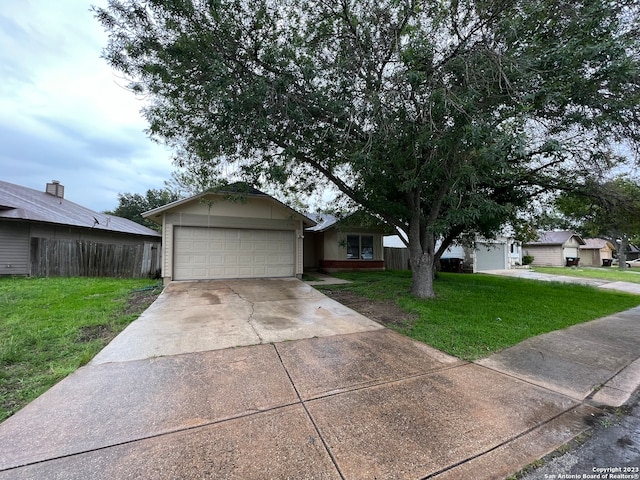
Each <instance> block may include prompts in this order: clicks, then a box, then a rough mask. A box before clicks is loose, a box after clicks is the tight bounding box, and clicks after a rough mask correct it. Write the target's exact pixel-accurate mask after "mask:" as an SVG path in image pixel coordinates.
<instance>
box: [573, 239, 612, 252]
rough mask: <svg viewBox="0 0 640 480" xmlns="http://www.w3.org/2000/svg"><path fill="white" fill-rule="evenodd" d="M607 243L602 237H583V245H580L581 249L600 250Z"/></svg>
mask: <svg viewBox="0 0 640 480" xmlns="http://www.w3.org/2000/svg"><path fill="white" fill-rule="evenodd" d="M607 244H609V242H608V241H607V240H605V239H604V238H585V239H584V245H580V249H581V250H600V249H602V248H605V247H606V246H607Z"/></svg>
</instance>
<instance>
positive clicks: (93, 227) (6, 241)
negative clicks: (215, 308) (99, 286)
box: [0, 180, 160, 276]
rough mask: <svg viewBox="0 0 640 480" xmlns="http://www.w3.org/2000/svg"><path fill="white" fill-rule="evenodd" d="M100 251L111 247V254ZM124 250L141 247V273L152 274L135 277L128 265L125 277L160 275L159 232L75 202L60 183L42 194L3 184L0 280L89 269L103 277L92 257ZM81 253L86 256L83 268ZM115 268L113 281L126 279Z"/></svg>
mask: <svg viewBox="0 0 640 480" xmlns="http://www.w3.org/2000/svg"><path fill="white" fill-rule="evenodd" d="M89 245H91V246H89ZM97 245H110V246H112V247H109V249H107V250H108V252H107V250H104V249H100V248H98V247H97ZM123 246H131V247H136V249H138V247H139V250H140V254H139V256H140V257H141V258H140V259H139V260H140V262H141V265H140V268H148V271H146V272H140V271H139V272H138V273H137V274H135V272H133V270H132V266H131V265H130V263H131V262H130V261H129V265H126V266H124V267H123V268H125V269H126V270H127V271H128V272H129V274H127V275H126V276H149V275H153V274H154V273H155V268H156V267H155V266H154V265H153V258H152V257H153V256H154V255H156V256H157V254H158V253H159V247H160V234H159V233H158V232H156V231H155V230H151V229H150V228H147V227H144V226H142V225H140V224H138V223H135V222H132V221H131V220H127V219H125V218H120V217H116V216H113V215H106V214H104V213H98V212H94V211H93V210H90V209H88V208H85V207H83V206H81V205H78V204H76V203H73V202H70V201H69V200H67V199H65V198H64V186H63V185H62V184H60V182H59V181H56V180H54V181H52V182H51V183H47V184H46V188H45V189H44V190H41V191H39V190H34V189H31V188H27V187H23V186H20V185H15V184H13V183H8V182H3V181H0V275H34V276H41V275H42V276H46V275H52V276H57V275H62V276H64V275H86V274H88V273H87V272H86V268H85V267H86V266H87V265H88V264H90V263H91V264H92V265H91V267H92V271H91V272H89V273H92V272H93V273H95V274H96V275H97V274H101V273H103V272H104V269H102V267H99V266H98V265H97V264H96V262H100V261H102V260H103V259H101V260H97V259H96V258H93V256H92V255H94V254H95V255H102V254H103V253H104V254H105V255H107V254H108V255H111V256H112V257H113V255H114V254H115V252H116V251H117V252H122V251H123ZM129 250H130V249H129ZM136 251H137V250H136ZM78 252H82V253H83V255H84V256H83V259H82V261H83V262H84V263H85V264H86V265H84V267H83V265H80V263H79V262H80V260H81V259H79V258H78V255H80V254H79V253H78ZM142 257H145V258H144V260H143V259H142ZM110 258H111V257H110ZM110 262H111V266H110V267H109V268H111V269H112V270H113V269H116V270H115V273H114V276H123V275H120V273H119V272H120V271H119V270H117V262H116V261H115V260H114V259H113V258H111V260H110ZM145 265H146V267H145Z"/></svg>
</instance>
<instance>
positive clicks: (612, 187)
mask: <svg viewBox="0 0 640 480" xmlns="http://www.w3.org/2000/svg"><path fill="white" fill-rule="evenodd" d="M556 207H557V208H558V210H559V211H560V212H561V213H562V214H563V215H565V217H566V218H567V219H568V220H569V221H571V222H572V225H573V228H574V229H575V230H576V231H577V232H578V233H580V234H582V235H585V236H589V237H601V238H605V239H607V240H609V241H610V242H611V243H613V244H614V245H615V246H616V249H617V252H618V258H619V260H620V261H619V266H620V268H622V269H623V268H625V267H626V264H625V261H626V252H627V251H628V247H629V242H637V241H638V239H640V184H638V183H637V182H636V181H633V180H630V179H627V178H624V177H618V178H616V179H614V180H610V181H606V182H602V183H594V184H591V185H588V186H586V187H585V188H583V189H582V190H580V191H574V192H565V193H563V194H561V195H560V196H559V197H558V199H557V200H556Z"/></svg>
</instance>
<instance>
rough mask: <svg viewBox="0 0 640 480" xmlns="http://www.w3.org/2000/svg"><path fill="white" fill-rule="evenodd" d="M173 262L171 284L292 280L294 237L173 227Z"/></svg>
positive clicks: (281, 232) (271, 232)
mask: <svg viewBox="0 0 640 480" xmlns="http://www.w3.org/2000/svg"><path fill="white" fill-rule="evenodd" d="M173 262H174V264H173V278H174V280H203V279H215V278H259V277H292V276H294V274H295V234H294V232H293V231H291V230H289V231H287V230H252V229H240V228H237V229H234V228H207V227H186V226H176V227H175V228H174V255H173Z"/></svg>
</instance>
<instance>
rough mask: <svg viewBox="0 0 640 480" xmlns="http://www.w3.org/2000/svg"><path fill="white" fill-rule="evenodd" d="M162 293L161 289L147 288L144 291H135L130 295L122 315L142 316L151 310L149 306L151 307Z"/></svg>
mask: <svg viewBox="0 0 640 480" xmlns="http://www.w3.org/2000/svg"><path fill="white" fill-rule="evenodd" d="M161 293H162V288H161V287H154V288H145V289H142V290H136V291H134V292H133V293H131V295H129V298H127V304H126V305H125V307H124V311H123V312H122V314H123V315H132V314H137V315H139V314H141V313H142V312H144V311H145V310H146V309H147V308H149V305H151V304H152V303H153V302H154V301H155V300H156V298H158V295H160V294H161Z"/></svg>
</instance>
